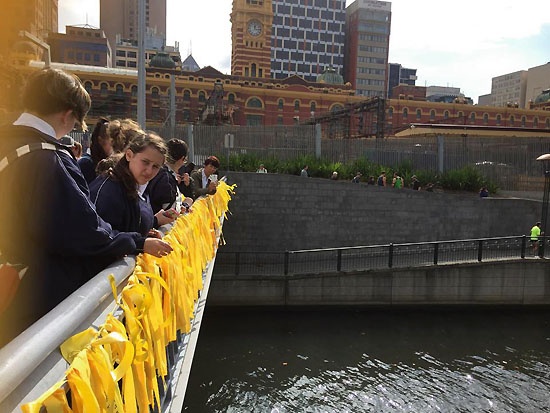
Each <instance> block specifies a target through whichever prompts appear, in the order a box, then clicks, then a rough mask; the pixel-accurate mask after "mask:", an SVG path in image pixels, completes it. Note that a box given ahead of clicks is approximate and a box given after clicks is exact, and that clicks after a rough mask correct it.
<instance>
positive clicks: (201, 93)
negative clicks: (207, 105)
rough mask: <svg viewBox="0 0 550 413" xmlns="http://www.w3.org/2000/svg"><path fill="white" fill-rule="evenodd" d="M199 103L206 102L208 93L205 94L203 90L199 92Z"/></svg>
mask: <svg viewBox="0 0 550 413" xmlns="http://www.w3.org/2000/svg"><path fill="white" fill-rule="evenodd" d="M199 102H201V103H203V102H206V93H204V91H203V90H201V91H200V92H199Z"/></svg>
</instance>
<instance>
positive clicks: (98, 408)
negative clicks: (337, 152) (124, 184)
mask: <svg viewBox="0 0 550 413" xmlns="http://www.w3.org/2000/svg"><path fill="white" fill-rule="evenodd" d="M234 188H235V185H232V186H230V185H228V184H227V183H226V182H224V181H220V182H219V185H218V190H217V192H216V194H214V195H212V196H207V197H205V198H201V199H198V200H197V201H196V202H195V203H194V204H193V206H192V208H191V212H190V213H188V214H184V215H181V216H180V217H178V219H177V220H176V221H175V223H174V225H173V227H172V228H171V230H170V231H169V232H168V234H166V235H165V236H164V238H163V239H164V240H165V241H166V242H168V243H169V244H170V245H171V246H172V248H173V252H172V253H171V254H169V255H167V256H165V257H163V258H156V257H154V256H152V255H147V254H140V255H139V256H138V257H136V267H135V269H134V271H133V273H132V274H131V275H130V277H128V281H127V283H126V285H125V286H124V288H123V289H122V291H121V293H120V295H117V288H116V285H115V281H114V277H113V276H112V275H111V276H110V282H111V287H112V290H113V296H114V299H115V302H116V303H117V304H118V308H119V309H118V310H117V311H116V313H117V314H122V316H123V317H122V318H123V321H120V320H119V319H118V318H117V317H115V316H114V315H113V313H111V314H108V315H107V318H106V321H105V323H104V324H103V325H102V326H101V327H100V328H99V329H98V330H95V329H93V328H88V329H87V330H84V331H83V332H81V333H78V334H76V335H74V336H73V337H70V338H69V339H67V340H66V341H65V342H64V343H63V344H62V345H61V348H60V350H61V354H62V355H63V357H64V358H65V359H66V360H67V362H68V363H69V367H68V369H67V371H66V372H65V377H63V378H62V379H61V380H60V381H59V382H57V383H56V384H54V385H53V386H52V387H51V388H50V389H49V390H48V391H46V392H45V393H44V394H42V396H40V397H39V398H38V399H36V400H34V401H33V402H30V403H27V404H24V405H23V406H21V408H22V411H23V412H25V413H40V412H41V411H43V409H44V408H45V409H46V410H47V411H48V412H49V413H88V412H94V413H96V412H101V413H103V412H105V413H123V412H124V413H137V412H146V411H149V410H150V409H152V408H155V407H158V406H160V403H161V400H160V399H161V389H160V388H159V378H160V379H161V380H160V386H164V387H166V385H167V384H166V382H165V377H166V376H167V375H168V362H167V358H166V348H167V346H168V345H169V343H170V342H173V341H175V340H176V339H177V334H178V331H179V332H180V333H182V334H186V333H189V332H190V330H191V320H192V319H193V316H194V306H195V303H196V302H197V299H198V297H199V294H200V291H201V290H202V288H203V281H202V280H203V278H202V277H203V272H204V270H205V268H206V265H207V264H208V262H209V261H210V260H212V259H213V257H214V255H215V253H216V249H217V246H218V243H223V242H224V241H223V235H222V233H221V223H220V221H221V219H222V218H227V216H226V214H227V212H228V205H229V201H230V200H231V196H232V195H233V194H234ZM69 390H70V401H69V399H68V398H67V393H68V391H69ZM162 390H165V389H162Z"/></svg>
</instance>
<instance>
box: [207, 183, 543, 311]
mask: <svg viewBox="0 0 550 413" xmlns="http://www.w3.org/2000/svg"><path fill="white" fill-rule="evenodd" d="M228 180H229V182H231V183H236V184H237V187H238V188H239V190H238V191H237V195H236V196H235V199H234V200H233V202H232V208H231V210H232V215H230V216H229V219H228V221H227V223H226V225H225V227H224V237H225V238H226V239H227V240H228V245H227V246H224V247H221V248H220V250H219V254H218V259H217V263H216V268H215V269H214V276H213V283H212V288H211V292H210V296H209V302H208V304H209V306H217V305H219V306H248V305H250V306H308V305H313V306H327V305H354V306H396V305H547V304H550V266H548V265H547V264H548V261H547V260H546V259H542V260H540V259H536V258H533V257H532V252H531V250H530V249H529V246H528V242H526V238H525V237H524V236H523V235H525V234H526V233H527V232H528V230H529V228H530V227H531V226H532V224H533V223H534V222H536V221H537V220H538V219H539V217H540V210H541V202H540V201H537V200H534V199H521V198H518V197H515V198H514V197H495V198H485V199H480V198H479V197H478V196H477V194H447V193H431V192H425V191H412V190H410V189H401V190H398V189H393V188H379V187H376V186H367V185H366V184H360V185H357V184H351V183H350V182H349V181H345V182H344V181H340V182H339V181H336V182H334V181H329V180H325V179H316V178H301V177H297V176H288V175H278V174H253V173H230V174H229V176H228ZM535 197H536V194H535V195H532V194H531V198H535ZM491 237H493V238H491ZM508 237H510V238H508ZM496 238H499V240H498V241H497V240H496ZM480 239H483V241H481V242H480ZM450 240H464V241H460V242H457V243H455V244H453V243H452V242H451V241H450ZM445 241H447V242H445ZM404 243H417V244H416V245H414V248H416V249H415V250H414V249H410V248H409V246H407V247H404V246H403V245H404ZM373 245H378V246H379V247H380V248H379V252H378V253H372V254H371V256H370V257H365V256H364V255H368V254H366V253H365V252H363V256H361V253H357V252H356V254H358V257H355V258H353V259H351V260H352V261H353V260H354V264H353V265H351V264H349V265H348V264H346V265H347V266H346V265H344V266H342V263H341V262H340V263H338V258H337V254H338V251H342V250H344V251H345V254H346V256H348V261H350V256H351V255H353V254H354V252H353V250H354V248H358V247H357V246H373ZM394 245H395V248H394V247H393V246H394ZM398 245H400V247H399V248H398ZM411 245H412V244H411ZM422 245H423V247H422ZM434 245H436V246H437V245H438V247H434ZM450 245H454V246H450ZM344 247H349V248H344ZM390 247H391V248H394V249H395V257H394V258H393V259H391V260H390V262H393V264H390V265H388V256H389V253H388V252H387V251H385V250H386V249H388V248H390ZM434 248H441V252H440V255H441V257H440V258H439V260H437V259H436V260H435V263H434V259H433V250H434ZM304 249H319V250H321V251H326V253H324V255H323V256H322V255H317V256H316V257H314V256H311V257H310V258H309V261H308V262H306V263H305V264H304V263H302V264H301V265H299V268H300V269H299V270H296V268H297V266H296V265H294V267H292V259H294V257H295V256H296V255H299V254H296V251H293V250H300V252H303V250H304ZM325 249H329V250H325ZM367 249H368V248H367V247H365V249H364V250H367ZM374 249H375V248H374V247H373V248H371V250H374ZM405 250H406V251H405ZM285 251H293V253H291V254H290V264H291V269H290V270H288V268H286V269H285V264H284V263H283V262H284V261H283V260H284V258H283V257H284V255H285ZM443 251H446V253H445V254H446V255H444V253H443ZM315 253H316V254H319V253H318V252H315ZM449 253H451V254H453V259H451V260H449V259H445V256H447V257H448V255H449ZM311 254H313V253H311ZM331 254H332V255H331ZM369 254H370V253H369ZM376 254H378V255H377V257H378V258H376V257H375V255H376ZM340 255H341V254H340ZM329 256H331V258H327V257H329ZM405 256H406V257H407V258H406V259H405V258H403V257H405ZM236 257H238V258H236ZM373 257H375V258H373ZM522 257H525V258H522ZM340 258H341V257H340ZM357 260H359V261H364V262H362V263H361V264H360V265H357ZM323 261H327V262H328V264H327V265H326V266H324V264H323ZM373 262H374V264H373ZM378 262H382V265H378ZM237 266H238V267H240V270H237V271H235V268H237ZM292 268H294V269H292Z"/></svg>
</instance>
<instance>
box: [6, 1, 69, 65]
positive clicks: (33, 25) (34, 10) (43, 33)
mask: <svg viewBox="0 0 550 413" xmlns="http://www.w3.org/2000/svg"><path fill="white" fill-rule="evenodd" d="M57 19H58V0H33V1H21V0H7V1H4V2H2V24H1V25H0V56H2V57H3V58H4V59H7V57H8V55H9V52H10V50H11V48H12V46H13V45H14V44H15V43H17V42H18V41H19V40H26V39H24V38H23V37H20V36H19V32H20V31H21V30H24V31H27V32H29V33H30V34H32V35H34V36H36V37H37V38H38V39H39V40H41V41H46V39H47V38H48V34H49V33H57V25H58V21H57ZM38 50H40V49H38Z"/></svg>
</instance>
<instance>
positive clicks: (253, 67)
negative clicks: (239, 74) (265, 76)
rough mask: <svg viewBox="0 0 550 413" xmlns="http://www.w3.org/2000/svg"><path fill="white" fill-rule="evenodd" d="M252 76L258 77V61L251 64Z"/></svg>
mask: <svg viewBox="0 0 550 413" xmlns="http://www.w3.org/2000/svg"><path fill="white" fill-rule="evenodd" d="M250 76H251V77H256V63H252V64H251V65H250Z"/></svg>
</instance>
